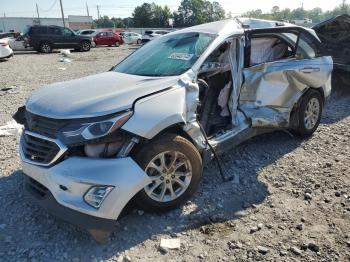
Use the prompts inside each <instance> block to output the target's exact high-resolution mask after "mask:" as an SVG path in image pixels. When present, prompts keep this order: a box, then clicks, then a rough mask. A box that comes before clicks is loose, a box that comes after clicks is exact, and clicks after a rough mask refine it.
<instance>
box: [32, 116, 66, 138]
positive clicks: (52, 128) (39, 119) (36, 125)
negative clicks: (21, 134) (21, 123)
mask: <svg viewBox="0 0 350 262" xmlns="http://www.w3.org/2000/svg"><path fill="white" fill-rule="evenodd" d="M68 121H69V120H66V119H53V118H47V117H43V116H39V115H35V114H32V113H30V112H28V111H26V124H25V127H26V130H29V131H31V132H34V133H37V134H40V135H43V136H47V137H50V138H57V132H58V130H59V129H61V128H62V127H64V126H65V125H67V124H68Z"/></svg>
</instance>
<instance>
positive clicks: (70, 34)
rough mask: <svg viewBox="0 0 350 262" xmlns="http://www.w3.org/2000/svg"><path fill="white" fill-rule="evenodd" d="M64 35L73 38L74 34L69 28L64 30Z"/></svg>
mask: <svg viewBox="0 0 350 262" xmlns="http://www.w3.org/2000/svg"><path fill="white" fill-rule="evenodd" d="M63 33H64V35H65V36H72V35H73V32H72V31H71V30H70V29H68V28H64V29H63Z"/></svg>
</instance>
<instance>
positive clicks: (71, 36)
mask: <svg viewBox="0 0 350 262" xmlns="http://www.w3.org/2000/svg"><path fill="white" fill-rule="evenodd" d="M63 32H64V47H73V46H75V45H76V46H77V45H78V44H79V43H78V42H79V41H78V36H77V35H76V34H75V33H74V32H73V31H72V30H70V29H69V28H64V29H63Z"/></svg>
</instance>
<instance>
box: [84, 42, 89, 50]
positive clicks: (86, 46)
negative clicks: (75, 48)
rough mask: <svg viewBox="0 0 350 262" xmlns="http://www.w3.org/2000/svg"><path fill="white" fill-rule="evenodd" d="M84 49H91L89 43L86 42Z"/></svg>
mask: <svg viewBox="0 0 350 262" xmlns="http://www.w3.org/2000/svg"><path fill="white" fill-rule="evenodd" d="M82 48H83V50H84V51H88V50H89V49H90V44H89V43H88V42H84V43H83V45H82Z"/></svg>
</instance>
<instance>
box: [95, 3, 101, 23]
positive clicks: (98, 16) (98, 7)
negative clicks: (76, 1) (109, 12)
mask: <svg viewBox="0 0 350 262" xmlns="http://www.w3.org/2000/svg"><path fill="white" fill-rule="evenodd" d="M96 8H97V18H98V20H100V6H99V5H97V6H96Z"/></svg>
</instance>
